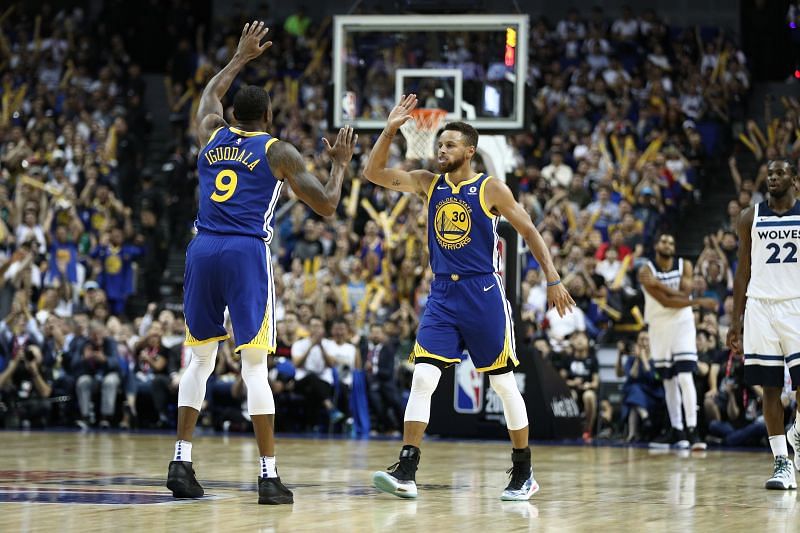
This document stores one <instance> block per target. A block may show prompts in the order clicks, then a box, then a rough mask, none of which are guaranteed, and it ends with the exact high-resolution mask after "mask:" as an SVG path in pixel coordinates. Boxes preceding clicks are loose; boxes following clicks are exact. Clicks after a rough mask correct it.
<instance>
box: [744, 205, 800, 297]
mask: <svg viewBox="0 0 800 533" xmlns="http://www.w3.org/2000/svg"><path fill="white" fill-rule="evenodd" d="M750 239H751V246H750V284H749V285H748V286H747V296H748V297H749V298H762V299H765V300H789V299H792V298H800V264H798V259H800V258H798V253H799V252H800V202H795V204H794V207H792V208H791V209H790V210H789V211H787V212H786V213H783V214H782V215H778V214H776V213H775V212H774V211H772V209H770V208H769V206H767V202H761V203H760V204H757V205H756V207H755V213H754V214H753V227H752V229H751V230H750Z"/></svg>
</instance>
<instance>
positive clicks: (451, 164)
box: [439, 157, 467, 173]
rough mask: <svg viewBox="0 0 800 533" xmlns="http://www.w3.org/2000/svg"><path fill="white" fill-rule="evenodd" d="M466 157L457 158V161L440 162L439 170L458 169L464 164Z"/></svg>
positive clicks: (445, 171)
mask: <svg viewBox="0 0 800 533" xmlns="http://www.w3.org/2000/svg"><path fill="white" fill-rule="evenodd" d="M466 159H467V158H466V157H462V158H461V159H457V160H455V161H448V162H447V163H439V172H444V173H447V172H453V171H454V170H457V169H458V168H459V167H460V166H461V165H463V164H464V161H466Z"/></svg>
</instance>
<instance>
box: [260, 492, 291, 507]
mask: <svg viewBox="0 0 800 533" xmlns="http://www.w3.org/2000/svg"><path fill="white" fill-rule="evenodd" d="M258 503H259V504H261V505H284V504H288V503H294V496H292V495H290V494H288V495H284V496H269V497H265V498H262V497H261V496H259V497H258Z"/></svg>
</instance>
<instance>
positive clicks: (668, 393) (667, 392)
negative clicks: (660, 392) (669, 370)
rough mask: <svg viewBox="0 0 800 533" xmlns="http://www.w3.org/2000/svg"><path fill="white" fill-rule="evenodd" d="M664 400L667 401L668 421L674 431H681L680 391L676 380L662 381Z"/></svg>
mask: <svg viewBox="0 0 800 533" xmlns="http://www.w3.org/2000/svg"><path fill="white" fill-rule="evenodd" d="M664 399H665V400H666V401H667V411H669V421H670V423H671V424H672V427H674V428H675V429H679V430H680V429H683V417H682V416H681V390H680V388H679V387H678V379H677V378H670V379H665V380H664Z"/></svg>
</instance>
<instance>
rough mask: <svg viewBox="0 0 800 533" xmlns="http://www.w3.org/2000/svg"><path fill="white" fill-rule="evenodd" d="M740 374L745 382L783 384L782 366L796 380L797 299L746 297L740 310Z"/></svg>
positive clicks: (799, 358)
mask: <svg viewBox="0 0 800 533" xmlns="http://www.w3.org/2000/svg"><path fill="white" fill-rule="evenodd" d="M744 364H745V367H744V375H745V381H746V382H747V384H748V385H762V386H766V387H783V378H784V374H783V366H784V364H785V365H786V366H788V367H789V373H790V374H791V376H792V386H793V387H794V388H797V386H798V384H800V299H797V298H793V299H790V300H762V299H759V298H748V299H747V306H746V307H745V311H744Z"/></svg>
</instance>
